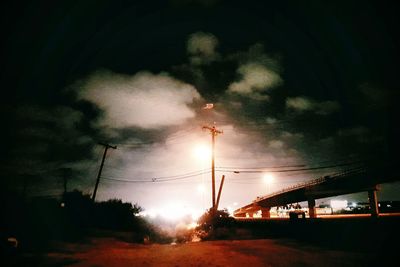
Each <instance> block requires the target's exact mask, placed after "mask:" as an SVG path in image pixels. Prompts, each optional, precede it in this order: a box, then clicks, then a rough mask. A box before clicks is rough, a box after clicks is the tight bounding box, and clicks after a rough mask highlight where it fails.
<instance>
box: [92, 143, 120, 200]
mask: <svg viewBox="0 0 400 267" xmlns="http://www.w3.org/2000/svg"><path fill="white" fill-rule="evenodd" d="M99 145H102V146H104V154H103V159H102V160H101V165H100V169H99V173H98V174H97V180H96V185H95V187H94V191H93V195H92V200H93V202H94V201H95V199H96V193H97V187H98V186H99V182H100V176H101V172H102V170H103V166H104V161H105V159H106V155H107V150H108V149H109V148H112V149H117V147H116V146H111V145H109V144H103V143H99Z"/></svg>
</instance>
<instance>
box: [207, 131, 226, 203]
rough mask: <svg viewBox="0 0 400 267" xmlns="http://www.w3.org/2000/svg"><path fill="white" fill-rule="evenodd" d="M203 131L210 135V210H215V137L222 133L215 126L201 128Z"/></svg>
mask: <svg viewBox="0 0 400 267" xmlns="http://www.w3.org/2000/svg"><path fill="white" fill-rule="evenodd" d="M203 130H209V131H210V133H211V143H212V150H211V189H212V209H213V210H214V209H215V136H217V135H218V134H222V133H223V132H222V131H219V130H217V128H215V126H213V127H209V126H203Z"/></svg>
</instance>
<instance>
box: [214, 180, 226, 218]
mask: <svg viewBox="0 0 400 267" xmlns="http://www.w3.org/2000/svg"><path fill="white" fill-rule="evenodd" d="M224 180H225V175H222V179H221V184H220V185H219V190H218V196H217V204H215V210H218V205H219V199H220V198H221V192H222V187H223V186H224Z"/></svg>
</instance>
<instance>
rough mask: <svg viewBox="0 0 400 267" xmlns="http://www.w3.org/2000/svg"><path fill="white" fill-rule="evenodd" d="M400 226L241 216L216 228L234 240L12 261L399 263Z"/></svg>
mask: <svg viewBox="0 0 400 267" xmlns="http://www.w3.org/2000/svg"><path fill="white" fill-rule="evenodd" d="M399 226H400V218H399V217H387V218H378V219H377V220H374V219H371V218H346V219H343V218H340V219H329V220H328V219H322V220H318V219H317V220H305V221H289V220H275V221H273V220H271V221H240V222H236V223H235V224H234V226H233V227H230V228H222V229H219V231H218V233H216V236H217V237H219V238H224V239H228V240H216V241H204V242H196V243H184V244H173V245H172V244H164V245H161V244H147V245H144V244H134V243H131V242H127V239H124V238H116V237H115V236H114V237H113V238H111V237H108V238H107V237H104V236H103V237H99V236H97V237H89V238H87V239H85V240H84V241H81V242H74V243H71V242H53V243H52V244H51V246H50V247H48V248H47V249H46V250H42V251H40V252H39V251H36V252H29V251H19V252H18V251H17V253H16V254H15V255H14V256H13V257H11V258H10V261H9V262H8V265H10V266H241V267H243V266H324V267H327V266H398V257H399V255H398V251H397V247H398V244H399V241H400V239H399V238H400V231H399V230H398V228H399ZM123 240H124V241H123ZM2 266H4V265H2Z"/></svg>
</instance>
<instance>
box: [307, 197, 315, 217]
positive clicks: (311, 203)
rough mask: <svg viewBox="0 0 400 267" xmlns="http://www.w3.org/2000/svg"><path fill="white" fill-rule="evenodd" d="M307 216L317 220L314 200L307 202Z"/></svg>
mask: <svg viewBox="0 0 400 267" xmlns="http://www.w3.org/2000/svg"><path fill="white" fill-rule="evenodd" d="M308 214H309V216H310V218H317V213H316V211H315V199H309V200H308Z"/></svg>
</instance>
